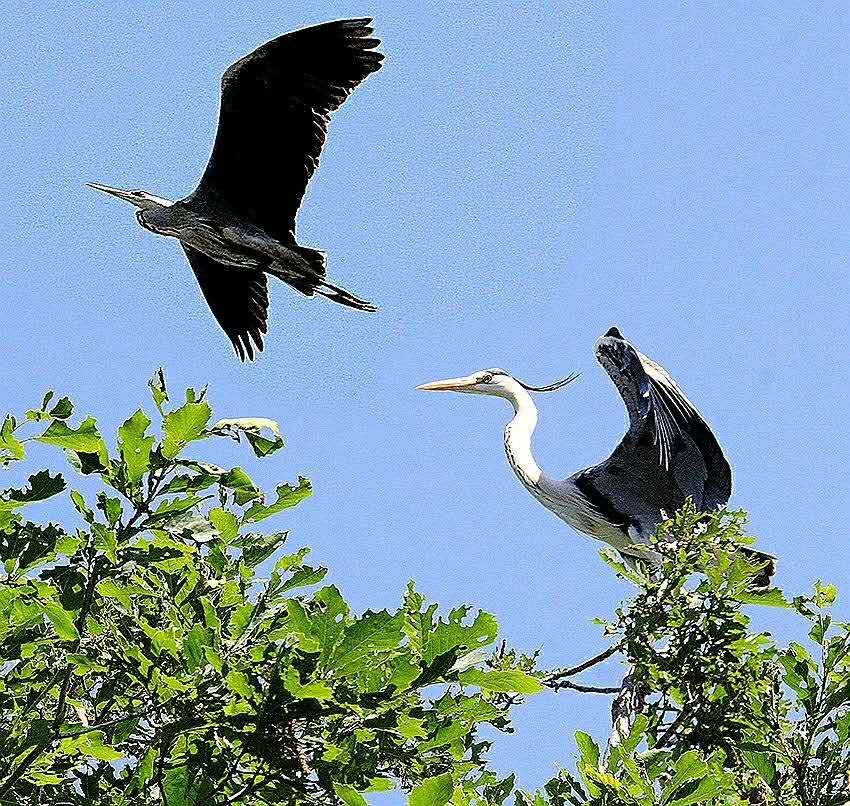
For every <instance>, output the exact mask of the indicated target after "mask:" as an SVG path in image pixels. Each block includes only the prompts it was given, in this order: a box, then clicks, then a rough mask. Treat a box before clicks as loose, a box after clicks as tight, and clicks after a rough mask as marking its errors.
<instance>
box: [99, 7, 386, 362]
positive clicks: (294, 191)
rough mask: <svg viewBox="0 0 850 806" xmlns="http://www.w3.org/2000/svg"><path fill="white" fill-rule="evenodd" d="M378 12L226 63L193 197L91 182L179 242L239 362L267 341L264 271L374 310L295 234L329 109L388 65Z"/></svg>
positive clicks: (292, 36)
mask: <svg viewBox="0 0 850 806" xmlns="http://www.w3.org/2000/svg"><path fill="white" fill-rule="evenodd" d="M371 22H372V21H371V19H352V20H338V21H335V22H328V23H324V24H323V25H316V26H313V27H312V28H304V29H302V30H300V31H294V32H292V33H288V34H284V35H283V36H280V37H278V38H277V39H273V40H271V41H270V42H267V43H266V44H265V45H262V46H261V47H259V48H257V50H255V51H253V52H252V53H250V54H248V55H247V56H245V58H243V59H240V60H239V61H238V62H236V63H235V64H233V65H231V66H230V67H229V68H228V69H227V71H226V72H225V73H224V77H223V78H222V82H221V111H220V113H219V119H218V131H217V133H216V137H215V144H214V145H213V150H212V156H211V157H210V160H209V163H208V164H207V167H206V171H205V172H204V175H203V176H202V177H201V181H200V183H199V185H198V187H197V188H195V190H194V191H193V192H192V194H191V195H190V196H187V197H186V198H185V199H182V200H181V201H177V202H171V201H168V200H167V199H163V198H160V197H159V196H155V195H153V194H151V193H147V192H145V191H143V190H119V189H117V188H112V187H107V186H106V185H100V184H90V185H89V187H91V188H94V189H95V190H101V191H103V192H104V193H109V194H110V195H112V196H115V197H117V198H119V199H123V200H124V201H127V202H130V203H131V204H132V205H134V206H135V207H137V208H138V210H137V212H136V218H137V219H138V221H139V223H140V224H141V225H142V226H143V227H144V228H145V229H148V230H150V231H151V232H155V233H157V234H159V235H170V236H172V237H174V238H177V239H178V240H179V241H180V243H181V245H182V246H183V250H184V251H185V252H186V257H187V258H188V259H189V264H190V265H191V267H192V270H193V271H194V273H195V277H196V278H197V280H198V284H199V285H200V287H201V291H202V292H203V295H204V297H205V298H206V301H207V303H208V304H209V306H210V309H211V310H212V312H213V315H214V316H215V318H216V319H217V320H218V323H219V324H220V325H221V327H222V329H223V330H224V332H225V333H226V334H227V336H228V337H229V338H230V340H231V341H232V342H233V346H234V347H235V348H236V353H237V355H238V356H239V358H241V359H242V360H243V361H244V360H245V358H246V357H247V358H249V359H253V358H254V351H255V350H258V351H259V350H262V349H263V334H265V333H266V332H267V327H268V307H269V297H268V286H267V280H266V275H267V274H270V275H272V276H273V277H277V278H279V279H281V280H283V281H284V282H285V283H287V284H288V285H290V286H292V287H293V288H294V289H295V290H296V291H300V292H301V293H302V294H304V295H306V296H312V295H313V294H320V295H321V296H323V297H327V298H328V299H331V300H333V301H334V302H339V303H341V304H342V305H347V306H349V307H351V308H356V309H357V310H360V311H374V310H376V309H375V307H374V306H373V305H371V304H369V303H368V302H366V301H365V300H362V299H360V298H359V297H356V296H354V294H352V293H350V292H349V291H346V290H345V289H343V288H340V287H339V286H336V285H333V284H332V283H330V282H328V280H327V279H326V271H325V266H326V261H325V253H324V252H322V251H320V250H318V249H312V248H310V247H306V246H301V245H300V244H298V243H297V242H296V239H295V217H296V215H297V213H298V208H299V206H300V205H301V199H302V197H303V196H304V192H305V190H306V188H307V183H308V182H309V181H310V177H312V175H313V172H314V171H315V170H316V166H317V165H318V164H319V156H320V155H321V152H322V147H323V146H324V143H325V137H326V136H327V131H328V123H329V122H330V114H331V113H332V112H333V111H334V110H335V109H337V108H338V107H339V106H340V105H341V104H342V103H343V101H345V99H346V98H347V97H348V95H349V94H350V93H351V92H352V91H353V90H354V88H355V87H356V86H357V85H358V84H360V82H361V81H363V80H364V79H365V78H366V77H367V76H368V75H369V74H370V73H374V72H375V71H376V70H378V69H379V68H380V66H381V61H382V59H383V58H384V57H383V55H382V54H381V53H379V52H378V51H376V50H375V48H376V47H377V46H378V45H379V44H380V40H378V39H374V38H372V33H373V30H372V28H371Z"/></svg>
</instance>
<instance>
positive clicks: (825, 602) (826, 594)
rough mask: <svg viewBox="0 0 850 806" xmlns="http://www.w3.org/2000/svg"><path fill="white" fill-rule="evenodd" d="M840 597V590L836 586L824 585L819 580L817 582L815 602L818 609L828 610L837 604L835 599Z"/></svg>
mask: <svg viewBox="0 0 850 806" xmlns="http://www.w3.org/2000/svg"><path fill="white" fill-rule="evenodd" d="M837 596H838V590H837V588H836V587H835V585H832V584H827V585H824V583H823V582H821V581H820V580H818V581H817V582H815V595H814V601H815V604H816V605H817V606H818V607H821V608H826V607H830V606H831V605H832V604H834V603H835V599H836V597H837Z"/></svg>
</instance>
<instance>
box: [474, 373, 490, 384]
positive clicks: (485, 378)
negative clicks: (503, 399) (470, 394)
mask: <svg viewBox="0 0 850 806" xmlns="http://www.w3.org/2000/svg"><path fill="white" fill-rule="evenodd" d="M478 383H493V373H492V372H485V373H484V374H483V375H482V376H481V377H480V378H479V379H478Z"/></svg>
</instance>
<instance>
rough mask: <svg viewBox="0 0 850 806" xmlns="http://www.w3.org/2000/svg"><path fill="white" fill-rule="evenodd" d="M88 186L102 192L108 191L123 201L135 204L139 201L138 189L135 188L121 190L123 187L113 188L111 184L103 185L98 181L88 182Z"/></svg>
mask: <svg viewBox="0 0 850 806" xmlns="http://www.w3.org/2000/svg"><path fill="white" fill-rule="evenodd" d="M86 187H87V188H91V189H92V190H99V191H100V192H101V193H108V194H109V195H110V196H115V198H116V199H121V201H126V202H130V204H135V203H136V202H138V197H137V196H136V195H135V193H136V191H133V190H121V188H111V187H109V185H101V184H99V183H97V182H86Z"/></svg>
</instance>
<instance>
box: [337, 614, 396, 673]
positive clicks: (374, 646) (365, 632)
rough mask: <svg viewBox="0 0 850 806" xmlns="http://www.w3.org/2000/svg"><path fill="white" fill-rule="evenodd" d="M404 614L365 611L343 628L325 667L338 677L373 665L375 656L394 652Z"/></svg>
mask: <svg viewBox="0 0 850 806" xmlns="http://www.w3.org/2000/svg"><path fill="white" fill-rule="evenodd" d="M403 618H404V616H403V614H402V613H396V614H395V615H390V613H388V612H387V611H386V610H381V611H379V612H377V613H374V612H372V611H371V610H367V611H366V613H364V614H363V617H362V618H360V619H358V620H357V621H355V622H354V623H353V624H350V625H349V626H348V627H346V629H345V632H344V633H343V636H342V640H341V641H340V642H339V644H337V645H336V646H335V647H334V649H333V651H332V653H331V655H330V657H328V658H327V660H326V663H325V667H326V668H327V669H328V670H329V671H336V672H337V673H338V674H340V675H348V674H352V673H354V672H356V671H358V670H359V669H363V668H365V667H366V666H370V665H371V664H373V663H374V662H375V653H377V652H380V651H382V650H388V649H395V648H396V647H397V646H398V645H399V643H400V642H401V636H402V631H401V628H402V622H403Z"/></svg>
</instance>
